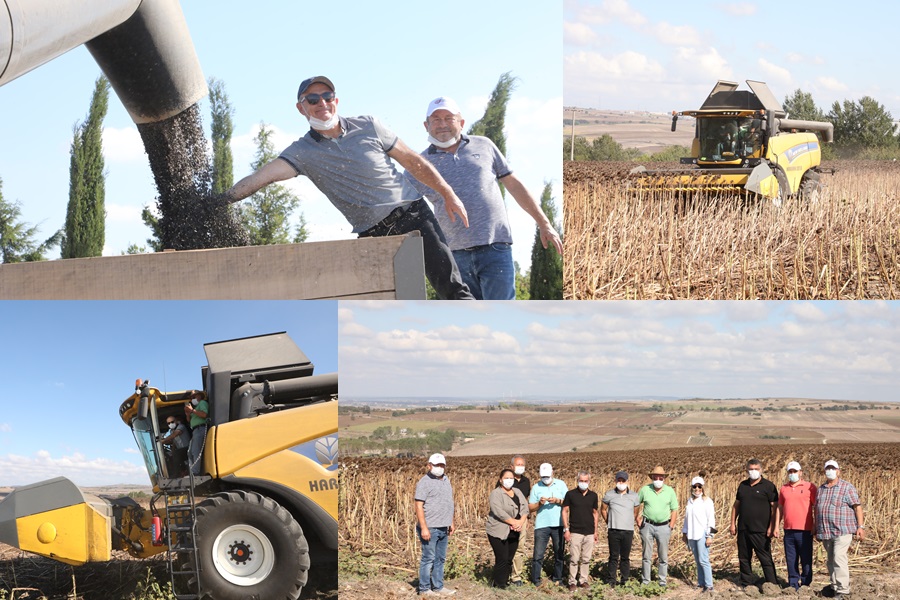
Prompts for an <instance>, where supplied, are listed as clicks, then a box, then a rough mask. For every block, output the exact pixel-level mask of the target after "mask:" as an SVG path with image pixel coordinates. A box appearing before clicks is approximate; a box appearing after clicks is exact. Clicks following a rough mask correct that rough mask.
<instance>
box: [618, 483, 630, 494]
mask: <svg viewBox="0 0 900 600" xmlns="http://www.w3.org/2000/svg"><path fill="white" fill-rule="evenodd" d="M616 489H617V490H619V491H620V492H624V491H625V490H627V489H628V484H627V483H617V484H616Z"/></svg>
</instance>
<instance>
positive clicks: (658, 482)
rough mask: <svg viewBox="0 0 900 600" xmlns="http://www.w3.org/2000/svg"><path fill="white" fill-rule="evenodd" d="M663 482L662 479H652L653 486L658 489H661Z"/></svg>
mask: <svg viewBox="0 0 900 600" xmlns="http://www.w3.org/2000/svg"><path fill="white" fill-rule="evenodd" d="M663 483H664V482H663V480H662V479H654V480H653V487H655V488H656V489H658V490H660V489H662V486H663Z"/></svg>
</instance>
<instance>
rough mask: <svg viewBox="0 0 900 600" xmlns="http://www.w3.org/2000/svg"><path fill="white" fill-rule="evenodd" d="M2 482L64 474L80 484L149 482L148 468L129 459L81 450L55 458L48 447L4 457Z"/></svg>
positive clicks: (22, 482)
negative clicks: (103, 455)
mask: <svg viewBox="0 0 900 600" xmlns="http://www.w3.org/2000/svg"><path fill="white" fill-rule="evenodd" d="M0 474H2V475H0V477H2V480H0V485H26V484H29V483H35V482H38V481H42V480H44V479H50V478H53V477H59V476H64V477H67V478H69V479H71V480H72V481H74V482H75V483H76V484H77V485H80V486H96V485H111V484H115V483H138V484H140V483H148V478H147V471H146V470H145V469H144V467H143V466H138V465H135V464H133V463H130V462H127V461H114V460H110V459H108V458H87V457H86V456H84V455H83V454H81V453H78V452H75V453H73V454H71V455H64V456H59V457H54V456H53V455H52V454H51V453H50V452H48V451H46V450H38V451H37V452H35V453H34V455H32V456H21V455H17V454H7V455H5V456H0Z"/></svg>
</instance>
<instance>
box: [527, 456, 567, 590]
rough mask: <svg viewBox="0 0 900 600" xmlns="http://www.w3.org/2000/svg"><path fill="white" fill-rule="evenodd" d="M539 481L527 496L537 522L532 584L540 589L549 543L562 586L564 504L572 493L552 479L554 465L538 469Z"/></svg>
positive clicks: (555, 575) (554, 568)
mask: <svg viewBox="0 0 900 600" xmlns="http://www.w3.org/2000/svg"><path fill="white" fill-rule="evenodd" d="M538 473H539V474H540V476H541V479H540V481H538V482H537V483H536V484H534V485H533V486H531V494H530V495H529V496H528V510H530V511H531V512H534V513H536V516H535V518H534V552H533V553H532V556H531V583H533V584H534V585H535V586H540V585H541V584H542V583H543V581H542V580H541V575H542V571H543V568H544V553H545V552H546V551H547V545H548V543H549V542H552V543H553V556H554V563H553V577H552V579H553V582H554V583H556V584H560V585H561V584H562V580H563V567H564V566H565V561H564V560H563V552H564V550H565V548H564V545H565V542H564V540H563V526H562V503H563V499H564V498H565V497H566V494H567V493H568V491H569V488H567V487H566V484H565V482H564V481H562V480H561V479H556V478H554V477H553V465H551V464H550V463H542V464H541V466H540V468H539V469H538Z"/></svg>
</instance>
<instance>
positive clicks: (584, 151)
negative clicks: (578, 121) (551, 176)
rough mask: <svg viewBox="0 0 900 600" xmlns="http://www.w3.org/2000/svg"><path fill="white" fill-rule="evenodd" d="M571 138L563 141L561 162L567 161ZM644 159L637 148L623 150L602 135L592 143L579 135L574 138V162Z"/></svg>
mask: <svg viewBox="0 0 900 600" xmlns="http://www.w3.org/2000/svg"><path fill="white" fill-rule="evenodd" d="M571 148H572V138H571V137H567V138H565V140H563V160H569V156H570V152H571ZM637 158H646V157H644V155H643V154H641V151H640V150H638V149H637V148H623V147H622V144H620V143H619V142H617V141H616V140H614V139H613V137H612V136H611V135H609V134H608V133H604V134H603V135H601V136H600V137H598V138H594V141H593V142H588V141H587V140H586V139H585V138H583V137H582V136H580V135H576V136H575V160H634V159H637Z"/></svg>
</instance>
